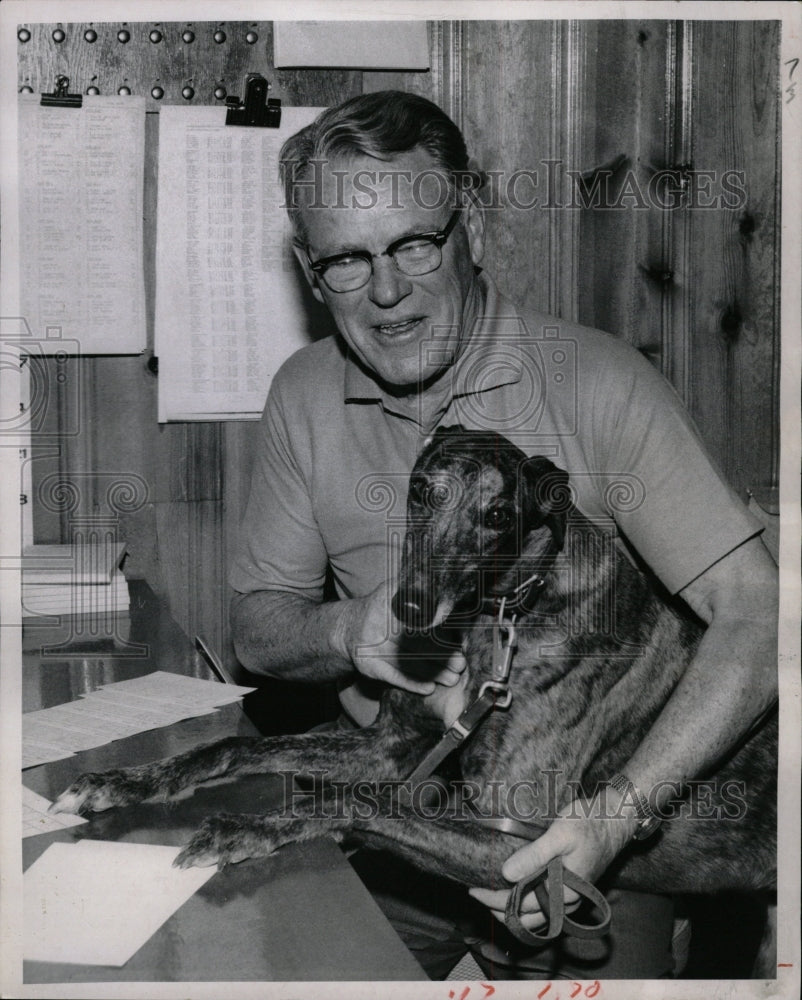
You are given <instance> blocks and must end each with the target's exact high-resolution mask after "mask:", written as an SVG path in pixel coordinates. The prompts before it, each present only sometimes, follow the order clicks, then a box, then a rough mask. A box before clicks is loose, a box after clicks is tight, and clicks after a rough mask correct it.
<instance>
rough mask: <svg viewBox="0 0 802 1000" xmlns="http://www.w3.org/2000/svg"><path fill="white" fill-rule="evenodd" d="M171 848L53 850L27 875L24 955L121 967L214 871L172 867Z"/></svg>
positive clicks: (97, 843)
mask: <svg viewBox="0 0 802 1000" xmlns="http://www.w3.org/2000/svg"><path fill="white" fill-rule="evenodd" d="M178 851H179V848H176V847H157V846H153V845H151V844H125V843H114V842H110V841H104V840H89V839H84V840H82V841H79V842H78V843H77V844H51V845H50V847H48V849H47V850H46V851H45V852H44V854H42V856H41V857H40V858H39V859H38V860H37V861H35V862H34V864H33V865H31V867H30V868H29V869H28V871H27V872H25V875H24V878H23V895H24V907H25V935H24V946H23V957H24V958H25V959H28V960H29V961H39V962H70V963H77V964H81V965H113V966H121V965H125V963H126V962H127V961H128V959H129V958H131V956H132V955H134V954H135V953H136V952H137V951H139V949H140V948H141V947H142V945H143V944H145V942H146V941H147V940H148V938H150V937H151V936H152V935H153V934H154V933H155V932H156V931H157V930H158V929H159V927H161V925H162V924H163V923H164V922H165V920H167V919H168V918H169V917H170V916H172V914H173V913H175V911H176V910H177V909H178V908H179V907H180V906H182V905H183V904H184V903H185V902H186V901H187V900H188V899H189V898H190V897H191V896H192V895H193V894H194V893H195V892H196V891H197V890H198V889H200V887H201V886H202V885H204V883H206V882H207V881H208V880H209V879H210V878H211V877H212V875H214V874H215V871H216V869H215V868H214V867H211V868H188V869H186V870H181V869H178V868H173V867H172V862H173V859H174V858H175V857H176V855H177V854H178Z"/></svg>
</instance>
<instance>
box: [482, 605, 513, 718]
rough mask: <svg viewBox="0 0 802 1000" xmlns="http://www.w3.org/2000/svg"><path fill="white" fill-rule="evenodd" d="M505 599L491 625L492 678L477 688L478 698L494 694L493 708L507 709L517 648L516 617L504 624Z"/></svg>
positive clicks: (509, 701)
mask: <svg viewBox="0 0 802 1000" xmlns="http://www.w3.org/2000/svg"><path fill="white" fill-rule="evenodd" d="M506 603H507V598H506V597H503V598H502V599H501V604H500V606H499V609H498V619H497V621H495V622H494V623H493V677H492V679H491V680H489V681H485V683H484V684H483V685H482V686H481V687H480V688H479V697H480V698H481V697H482V696H483V695H484V694H485V693H486V692H488V691H492V692H493V693H494V698H495V702H494V707H496V708H509V707H510V704H511V703H512V691H510V688H509V680H510V667H511V666H512V658H513V656H514V655H515V650H516V649H517V647H518V633H517V632H516V631H515V620H516V618H517V615H513V616H512V619H511V620H510V623H509V624H508V625H505V624H504V608H505V606H506ZM502 632H505V633H506V638H505V639H502V637H501V634H502Z"/></svg>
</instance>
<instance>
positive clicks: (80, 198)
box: [19, 94, 147, 354]
mask: <svg viewBox="0 0 802 1000" xmlns="http://www.w3.org/2000/svg"><path fill="white" fill-rule="evenodd" d="M144 176H145V98H144V97H116V96H112V97H105V96H104V97H98V96H94V97H93V96H85V97H84V99H83V107H81V108H53V107H42V106H41V103H40V100H39V97H38V95H34V94H30V95H28V94H22V95H20V97H19V182H20V195H19V213H20V274H21V286H22V287H21V289H20V297H21V301H22V315H23V316H24V317H25V318H26V320H27V322H28V323H29V324H30V329H31V332H32V333H33V336H34V342H35V345H36V349H37V350H39V351H41V352H42V353H44V354H56V353H59V354H61V353H62V352H63V353H64V354H139V353H141V352H142V351H144V349H145V345H146V339H147V338H146V323H145V271H144V263H143V253H142V247H143V223H142V215H143V211H142V198H143V193H142V192H143V187H144Z"/></svg>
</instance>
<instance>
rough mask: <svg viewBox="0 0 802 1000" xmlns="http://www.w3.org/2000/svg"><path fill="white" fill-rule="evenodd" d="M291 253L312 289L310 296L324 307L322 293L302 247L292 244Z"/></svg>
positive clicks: (324, 301)
mask: <svg viewBox="0 0 802 1000" xmlns="http://www.w3.org/2000/svg"><path fill="white" fill-rule="evenodd" d="M292 252H293V253H294V254H295V257H296V259H297V261H298V263H299V264H300V265H301V270H302V271H303V272H304V277H305V278H306V280H307V281H308V282H309V287H310V288H311V289H312V294H313V295H314V297H315V298H316V299H317V300H318V302H322V303H323V305H325V304H326V300H325V299H324V298H323V293H322V292H321V290H320V282H319V281H318V280H317V275H316V274H315V272H314V271H313V270H312V268H311V267H310V266H309V260H308V259H307V256H306V251H305V250H304V248H303V247H299V246H298V244H297V243H295V242H293V244H292Z"/></svg>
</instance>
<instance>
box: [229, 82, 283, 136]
mask: <svg viewBox="0 0 802 1000" xmlns="http://www.w3.org/2000/svg"><path fill="white" fill-rule="evenodd" d="M269 86H270V85H269V84H268V82H267V80H266V79H265V78H264V77H263V76H262V75H261V73H249V74H248V76H247V77H246V78H245V99H244V100H240V98H239V97H227V98H226V105H227V106H228V111H227V112H226V125H252V126H255V127H257V128H278V127H279V125H281V101H280V100H278V99H277V98H275V97H270V98H268V96H267V91H268V88H269Z"/></svg>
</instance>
